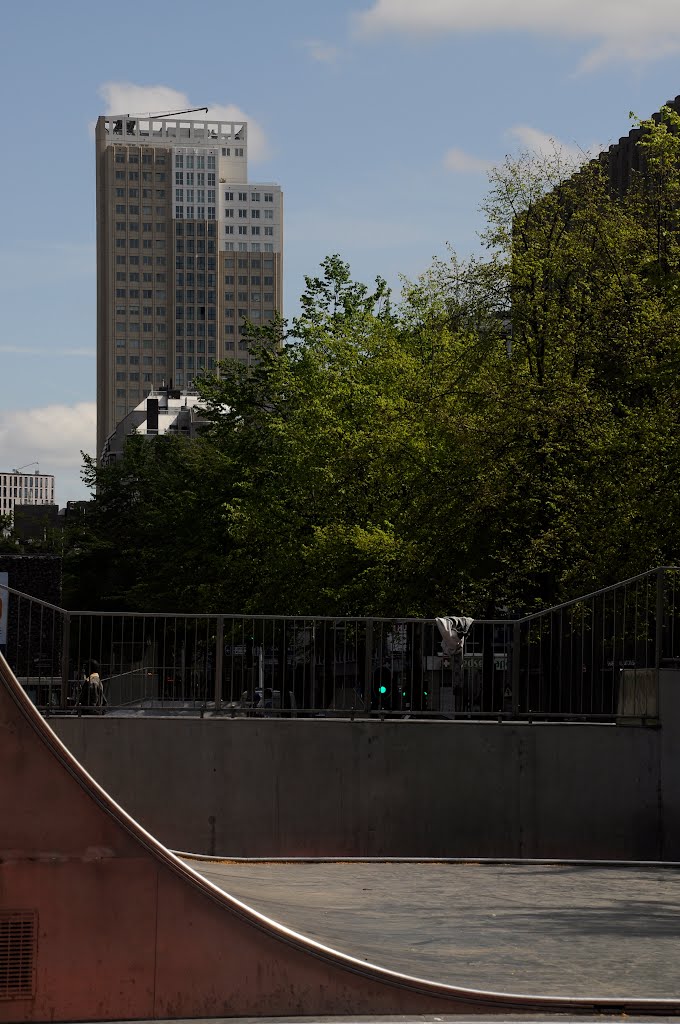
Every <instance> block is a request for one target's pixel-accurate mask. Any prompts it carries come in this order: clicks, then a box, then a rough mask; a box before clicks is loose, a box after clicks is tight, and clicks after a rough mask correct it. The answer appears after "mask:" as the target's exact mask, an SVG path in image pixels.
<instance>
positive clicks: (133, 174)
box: [114, 171, 166, 182]
mask: <svg viewBox="0 0 680 1024" xmlns="http://www.w3.org/2000/svg"><path fill="white" fill-rule="evenodd" d="M139 174H140V172H139V171H128V172H127V180H128V181H140V180H141V181H156V182H162V181H165V180H166V174H165V171H156V176H155V178H154V172H153V171H142V172H141V175H142V176H141V179H140V176H139ZM114 177H115V180H116V181H125V180H126V174H125V171H116V173H115V175H114Z"/></svg>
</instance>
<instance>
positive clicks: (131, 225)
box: [116, 220, 165, 234]
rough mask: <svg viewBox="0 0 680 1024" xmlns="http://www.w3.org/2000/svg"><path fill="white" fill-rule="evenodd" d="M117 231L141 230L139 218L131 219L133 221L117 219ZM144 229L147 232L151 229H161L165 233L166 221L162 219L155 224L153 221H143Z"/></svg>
mask: <svg viewBox="0 0 680 1024" xmlns="http://www.w3.org/2000/svg"><path fill="white" fill-rule="evenodd" d="M116 231H139V221H138V220H131V221H124V220H117V221H116ZM142 231H143V232H145V233H147V234H148V233H149V232H150V231H159V232H161V233H164V232H165V221H162V222H160V223H158V222H156V223H155V224H153V223H152V222H151V221H142Z"/></svg>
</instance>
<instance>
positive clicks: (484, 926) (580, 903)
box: [186, 858, 680, 1019]
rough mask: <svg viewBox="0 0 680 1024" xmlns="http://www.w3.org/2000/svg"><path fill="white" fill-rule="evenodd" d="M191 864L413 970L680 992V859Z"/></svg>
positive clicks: (315, 933) (493, 981)
mask: <svg viewBox="0 0 680 1024" xmlns="http://www.w3.org/2000/svg"><path fill="white" fill-rule="evenodd" d="M186 863H187V864H189V866H190V867H192V868H194V870H196V871H198V872H199V873H200V874H202V875H204V876H205V877H206V878H208V879H209V880H210V881H211V882H213V883H214V884H215V885H216V886H218V887H219V888H221V889H223V890H224V891H225V892H228V893H230V894H231V895H232V896H235V897H237V898H238V899H240V900H242V901H243V902H244V903H247V904H249V905H250V906H252V907H254V908H255V909H256V910H258V911H260V913H263V914H265V915H266V916H267V917H270V918H273V919H274V920H276V921H279V922H280V923H282V924H284V925H286V926H287V927H289V928H292V929H293V930H295V931H299V932H302V933H303V934H304V935H307V936H309V937H310V938H313V939H315V940H317V941H318V942H322V943H323V944H324V945H328V946H331V947H333V948H335V949H339V950H341V951H342V952H344V953H348V954H350V955H352V956H355V957H357V958H359V959H361V960H365V961H368V962H371V963H374V964H378V965H379V966H381V967H387V968H390V969H392V970H396V971H400V972H402V973H404V974H410V975H415V976H416V977H420V978H427V979H430V980H435V981H442V982H446V983H448V984H451V985H461V986H465V987H469V988H476V989H486V990H493V991H496V992H498V991H500V992H513V993H522V994H524V993H530V994H534V995H568V996H603V997H612V999H614V1000H615V999H616V998H617V997H637V998H640V997H657V998H668V997H673V996H676V997H677V996H678V994H680V869H679V868H671V867H668V868H667V867H656V866H653V867H652V866H650V867H592V866H583V865H573V864H572V865H569V864H563V865H559V864H554V865H553V864H533V865H532V864H483V863H475V862H470V863H456V864H446V863H427V862H426V863H390V862H385V863H381V862H375V861H374V862H347V861H345V862H324V863H300V862H284V863H277V862H268V863H263V862H250V863H244V862H235V861H212V860H211V861H207V860H195V859H191V858H187V859H186ZM523 1019H526V1018H523Z"/></svg>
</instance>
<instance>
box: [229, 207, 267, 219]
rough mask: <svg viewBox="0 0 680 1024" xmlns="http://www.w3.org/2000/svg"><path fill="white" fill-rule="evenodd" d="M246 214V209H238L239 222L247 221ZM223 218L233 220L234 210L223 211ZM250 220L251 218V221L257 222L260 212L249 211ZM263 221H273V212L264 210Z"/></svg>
mask: <svg viewBox="0 0 680 1024" xmlns="http://www.w3.org/2000/svg"><path fill="white" fill-rule="evenodd" d="M248 212H249V211H248V210H247V209H245V210H244V209H240V210H239V211H238V216H239V220H247V219H248ZM224 216H225V218H226V219H227V220H233V219H234V210H233V209H232V210H225V211H224ZM250 218H251V220H259V219H260V211H259V210H250ZM264 219H265V220H274V211H273V210H265V211H264Z"/></svg>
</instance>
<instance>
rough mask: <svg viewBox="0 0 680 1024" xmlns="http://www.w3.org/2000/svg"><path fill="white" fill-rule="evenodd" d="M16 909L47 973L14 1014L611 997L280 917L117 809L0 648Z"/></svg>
mask: <svg viewBox="0 0 680 1024" xmlns="http://www.w3.org/2000/svg"><path fill="white" fill-rule="evenodd" d="M8 910H12V911H17V910H22V911H36V912H37V915H38V941H37V952H36V955H35V983H34V987H33V994H32V996H31V997H30V998H25V999H22V1000H16V999H7V998H2V995H3V994H2V991H1V989H0V1021H12V1022H20V1021H47V1020H50V1021H77V1020H89V1021H104V1020H124V1019H132V1018H134V1019H138V1020H139V1019H142V1020H144V1019H153V1018H172V1017H185V1018H186V1017H210V1016H220V1017H227V1016H279V1015H312V1014H313V1015H326V1014H355V1015H357V1014H361V1015H364V1014H423V1013H463V1012H465V1013H475V1012H477V1013H493V1012H505V1013H507V1012H508V1011H512V1010H515V1011H518V1010H525V1011H526V1010H532V1009H533V1010H545V1009H548V1008H551V1009H564V1010H570V1011H571V1012H572V1013H573V1012H575V1011H576V1012H578V1011H581V1012H592V1011H593V1009H597V1004H596V1002H594V1001H589V1002H585V1001H584V1002H582V1003H580V1004H579V1003H570V1002H569V1001H568V1000H564V999H562V1000H550V999H544V1000H539V999H536V998H530V999H522V998H519V997H517V998H512V997H498V996H493V995H484V994H482V993H479V994H474V993H470V992H466V991H465V990H457V989H455V988H451V987H448V986H445V985H437V984H430V983H427V982H418V981H414V980H412V979H407V978H403V977H401V976H399V975H395V974H390V973H389V972H383V971H380V970H379V969H375V968H372V967H368V966H366V965H363V964H361V963H359V962H355V961H353V960H351V959H350V958H347V957H343V956H342V955H340V954H336V953H333V952H331V951H325V950H324V949H323V948H322V947H319V946H317V945H315V944H314V943H311V942H308V941H306V940H304V939H302V938H300V937H295V936H293V935H292V933H289V932H287V931H286V930H285V929H283V928H281V927H279V926H276V925H273V924H272V923H271V922H267V921H266V920H265V919H264V918H261V917H260V916H259V915H257V914H256V913H255V912H253V911H251V910H250V909H249V908H247V907H244V906H243V905H242V904H240V903H238V901H236V900H233V899H231V898H230V897H228V896H226V895H224V894H223V893H221V892H220V891H219V890H217V889H215V888H214V887H213V886H211V885H210V883H208V882H206V881H205V880H203V879H201V878H199V877H197V876H195V875H194V874H193V873H192V872H191V871H190V870H189V869H187V868H186V867H185V866H184V865H183V864H181V862H179V861H178V860H177V859H176V858H174V857H173V856H172V855H171V854H170V853H168V851H167V850H165V849H164V848H163V847H161V846H160V845H159V844H158V843H156V841H155V840H154V839H153V838H152V837H151V836H149V835H147V834H146V833H145V832H144V831H143V830H142V829H141V828H140V827H139V826H138V825H137V824H136V823H135V822H134V821H132V819H130V818H129V817H128V816H127V815H126V814H125V813H124V812H123V811H122V810H121V809H120V808H119V807H117V805H116V804H114V803H113V801H112V800H111V799H110V798H109V797H108V796H107V795H106V793H105V792H104V791H103V790H101V789H100V788H99V786H98V785H97V784H96V783H95V782H94V781H93V780H92V779H91V778H90V777H89V776H88V775H87V774H86V773H85V772H84V770H83V769H82V768H81V767H80V765H78V763H77V762H76V761H75V760H74V759H73V758H72V757H71V755H70V754H69V753H68V751H67V750H66V749H65V748H64V747H63V746H62V745H61V743H60V741H59V740H58V739H57V738H56V736H55V735H54V733H53V732H52V731H51V730H50V728H49V727H48V726H47V724H46V723H45V722H44V721H43V720H42V718H41V717H40V716H39V715H38V713H37V712H36V711H35V709H34V708H33V707H32V705H31V704H30V702H29V701H28V700H27V698H26V697H25V695H24V694H23V691H22V690H21V688H20V687H19V685H18V684H17V682H16V680H14V678H13V677H12V676H11V673H10V671H9V669H8V667H7V664H6V662H4V660H3V659H2V658H1V657H0V920H1V918H2V913H3V911H8ZM0 956H2V951H1V950H0ZM1 978H2V963H1V962H0V979H1ZM607 1002H608V1003H611V1002H612V1001H611V1000H608V1001H607ZM629 1006H630V1007H631V1008H634V1009H635V1010H636V1011H637V1012H642V1011H644V1010H645V1009H646V1010H647V1011H648V1012H651V1010H656V1011H657V1012H660V1013H669V1012H677V1011H678V1009H680V1007H678V1006H676V1005H675V1004H670V1003H668V1002H664V1001H659V1002H657V1003H655V1004H652V1003H648V1004H644V1006H641V1005H638V1006H634V1003H629Z"/></svg>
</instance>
